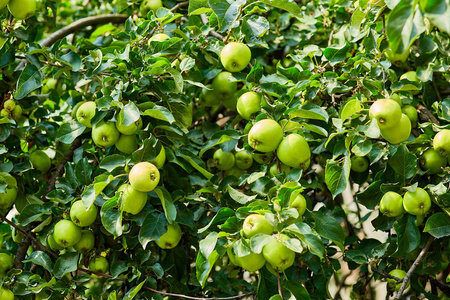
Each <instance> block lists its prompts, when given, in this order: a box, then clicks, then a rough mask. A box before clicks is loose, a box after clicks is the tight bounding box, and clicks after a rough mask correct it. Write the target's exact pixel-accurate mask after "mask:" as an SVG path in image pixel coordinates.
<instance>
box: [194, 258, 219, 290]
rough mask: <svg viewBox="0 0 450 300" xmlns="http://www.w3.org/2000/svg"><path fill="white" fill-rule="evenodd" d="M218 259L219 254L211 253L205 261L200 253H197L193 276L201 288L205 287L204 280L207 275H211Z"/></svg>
mask: <svg viewBox="0 0 450 300" xmlns="http://www.w3.org/2000/svg"><path fill="white" fill-rule="evenodd" d="M218 258H219V254H218V253H217V251H213V252H212V253H211V255H209V257H208V258H207V259H206V258H205V257H204V256H203V255H202V253H201V252H199V253H198V255H197V260H196V262H195V265H196V268H195V274H196V276H197V280H198V281H199V282H200V284H201V286H202V287H204V286H205V284H206V280H207V279H208V277H209V273H211V270H212V268H213V267H214V264H215V263H216V261H217V259H218Z"/></svg>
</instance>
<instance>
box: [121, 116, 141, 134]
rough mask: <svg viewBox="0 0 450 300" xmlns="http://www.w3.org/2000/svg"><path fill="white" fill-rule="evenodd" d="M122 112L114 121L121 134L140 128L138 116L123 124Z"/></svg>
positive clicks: (132, 132)
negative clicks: (131, 121)
mask: <svg viewBox="0 0 450 300" xmlns="http://www.w3.org/2000/svg"><path fill="white" fill-rule="evenodd" d="M123 122H124V114H123V113H119V116H118V117H117V121H116V128H117V130H118V131H119V132H120V133H121V134H125V135H132V134H134V133H135V132H136V131H138V130H139V129H141V128H142V118H141V117H139V119H138V120H137V121H135V122H133V123H131V124H128V125H125V124H124V123H123Z"/></svg>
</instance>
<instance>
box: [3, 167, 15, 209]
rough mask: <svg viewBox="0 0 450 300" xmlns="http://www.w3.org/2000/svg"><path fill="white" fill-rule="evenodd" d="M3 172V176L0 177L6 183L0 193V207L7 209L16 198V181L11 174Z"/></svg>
mask: <svg viewBox="0 0 450 300" xmlns="http://www.w3.org/2000/svg"><path fill="white" fill-rule="evenodd" d="M5 174H6V173H2V175H4V176H0V179H4V180H5V181H6V183H7V186H6V191H5V192H4V193H2V194H0V209H7V208H9V207H11V205H13V203H14V201H16V198H17V181H16V179H15V178H14V177H12V176H11V175H9V174H7V175H5ZM2 177H6V178H2Z"/></svg>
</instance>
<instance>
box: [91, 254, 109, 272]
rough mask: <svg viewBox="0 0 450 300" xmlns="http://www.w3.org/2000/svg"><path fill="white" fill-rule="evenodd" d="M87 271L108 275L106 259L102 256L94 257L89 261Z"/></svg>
mask: <svg viewBox="0 0 450 300" xmlns="http://www.w3.org/2000/svg"><path fill="white" fill-rule="evenodd" d="M89 270H90V271H94V272H100V273H108V272H109V262H108V260H107V259H106V257H103V256H99V255H97V256H94V257H93V258H91V260H90V261H89Z"/></svg>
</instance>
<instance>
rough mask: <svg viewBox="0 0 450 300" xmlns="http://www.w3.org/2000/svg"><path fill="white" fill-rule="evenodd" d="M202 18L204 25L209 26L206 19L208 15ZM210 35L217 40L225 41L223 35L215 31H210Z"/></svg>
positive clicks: (203, 15) (202, 15)
mask: <svg viewBox="0 0 450 300" xmlns="http://www.w3.org/2000/svg"><path fill="white" fill-rule="evenodd" d="M200 17H201V18H202V22H203V25H206V24H208V19H207V18H206V15H205V14H201V15H200ZM209 35H210V36H213V37H215V38H216V39H219V40H221V41H223V40H224V39H225V38H224V37H223V36H222V35H220V34H218V33H217V32H215V31H214V30H210V31H209Z"/></svg>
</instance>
